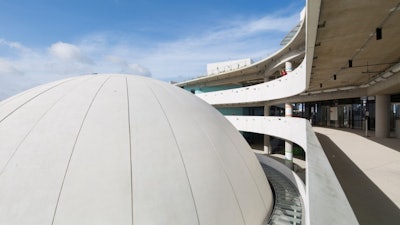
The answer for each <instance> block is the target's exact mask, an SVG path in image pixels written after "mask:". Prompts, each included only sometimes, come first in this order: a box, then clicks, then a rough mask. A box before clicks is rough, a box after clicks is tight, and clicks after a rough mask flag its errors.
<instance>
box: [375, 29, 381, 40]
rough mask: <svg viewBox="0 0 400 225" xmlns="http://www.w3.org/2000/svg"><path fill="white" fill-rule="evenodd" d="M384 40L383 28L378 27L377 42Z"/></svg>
mask: <svg viewBox="0 0 400 225" xmlns="http://www.w3.org/2000/svg"><path fill="white" fill-rule="evenodd" d="M381 39H382V28H381V27H377V28H376V40H381Z"/></svg>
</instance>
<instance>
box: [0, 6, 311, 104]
mask: <svg viewBox="0 0 400 225" xmlns="http://www.w3.org/2000/svg"><path fill="white" fill-rule="evenodd" d="M304 5H305V1H303V0H279V1H267V0H262V1H260V0H259V1H252V0H233V1H222V0H213V1H211V0H202V1H191V0H186V1H165V0H164V1H162V0H155V1H152V0H97V1H95V0H80V1H77V0H35V1H31V0H12V1H9V0H0V100H1V99H4V98H5V97H8V96H11V95H13V94H16V93H18V92H20V91H22V90H25V89H27V88H30V87H33V86H36V85H38V84H41V83H45V82H50V81H54V80H58V79H62V78H66V77H70V76H76V75H82V74H90V73H110V72H113V73H128V74H137V75H144V76H151V77H153V78H155V79H160V80H164V81H171V80H175V81H182V80H185V79H189V78H193V77H197V76H199V75H204V74H205V73H206V64H207V63H213V62H219V61H226V60H233V59H241V58H252V59H253V60H259V59H261V58H263V57H266V56H268V55H269V54H271V53H273V52H275V51H276V50H278V49H279V47H280V46H279V42H280V41H281V39H282V38H283V37H284V36H285V35H286V34H287V32H288V31H289V30H290V29H292V28H293V27H294V26H295V25H296V24H297V23H298V22H299V17H300V11H301V10H302V8H303V7H304Z"/></svg>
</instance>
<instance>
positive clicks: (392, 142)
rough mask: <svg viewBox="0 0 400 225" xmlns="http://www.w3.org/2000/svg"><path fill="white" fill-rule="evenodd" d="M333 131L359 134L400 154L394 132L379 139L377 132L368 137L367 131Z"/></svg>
mask: <svg viewBox="0 0 400 225" xmlns="http://www.w3.org/2000/svg"><path fill="white" fill-rule="evenodd" d="M331 129H338V130H341V131H345V132H349V133H353V134H357V135H359V136H362V137H364V138H367V139H368V140H371V141H373V142H376V143H378V144H381V145H383V146H386V147H388V148H390V149H393V150H395V151H397V152H400V138H396V137H395V134H394V132H391V133H390V137H389V138H377V137H375V131H368V134H367V135H368V136H365V135H366V134H365V131H363V130H357V129H350V128H331ZM399 224H400V223H399Z"/></svg>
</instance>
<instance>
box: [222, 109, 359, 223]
mask: <svg viewBox="0 0 400 225" xmlns="http://www.w3.org/2000/svg"><path fill="white" fill-rule="evenodd" d="M226 118H227V119H228V120H229V121H230V122H231V123H232V124H233V125H234V126H235V127H236V128H237V129H238V130H241V131H247V132H253V133H259V134H266V135H273V136H277V137H280V138H284V139H286V140H289V141H292V142H294V143H296V144H298V145H300V146H301V147H302V148H303V149H304V151H305V152H306V157H307V161H306V163H307V164H306V184H307V185H306V198H305V199H304V198H303V200H304V203H305V206H306V213H307V217H306V224H358V221H357V219H356V217H355V215H354V212H353V210H352V208H351V206H350V204H349V202H348V200H347V198H346V196H345V194H344V192H343V189H342V187H341V186H340V183H339V181H338V180H337V178H336V175H335V173H334V171H333V169H332V167H331V166H330V163H329V161H328V159H327V158H326V156H325V153H324V151H323V150H322V147H321V145H320V143H319V141H318V139H317V137H316V136H315V134H314V132H313V130H312V127H311V125H310V123H309V122H308V120H305V119H301V118H291V117H264V116H226ZM261 161H264V162H266V163H268V161H266V160H265V159H263V160H261ZM275 168H276V167H275ZM284 173H286V172H284ZM286 174H287V173H286ZM289 175H290V174H289ZM288 177H289V178H291V177H292V175H290V176H288ZM293 179H294V178H292V179H291V180H292V182H293V183H294V184H295V185H296V186H297V187H299V191H300V193H301V194H302V195H303V196H304V191H303V190H302V186H301V185H298V184H297V183H298V180H295V181H293Z"/></svg>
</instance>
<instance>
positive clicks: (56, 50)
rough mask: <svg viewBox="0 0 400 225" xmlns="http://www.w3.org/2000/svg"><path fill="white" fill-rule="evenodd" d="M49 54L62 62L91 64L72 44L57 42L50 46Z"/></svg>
mask: <svg viewBox="0 0 400 225" xmlns="http://www.w3.org/2000/svg"><path fill="white" fill-rule="evenodd" d="M49 52H50V54H52V55H54V56H56V57H58V58H59V59H62V60H66V61H70V62H78V63H83V64H93V62H92V60H91V59H90V58H89V57H87V56H86V55H85V54H83V53H82V51H81V50H80V49H79V47H77V46H75V45H72V44H68V43H64V42H57V43H55V44H52V45H51V47H50V48H49Z"/></svg>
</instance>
